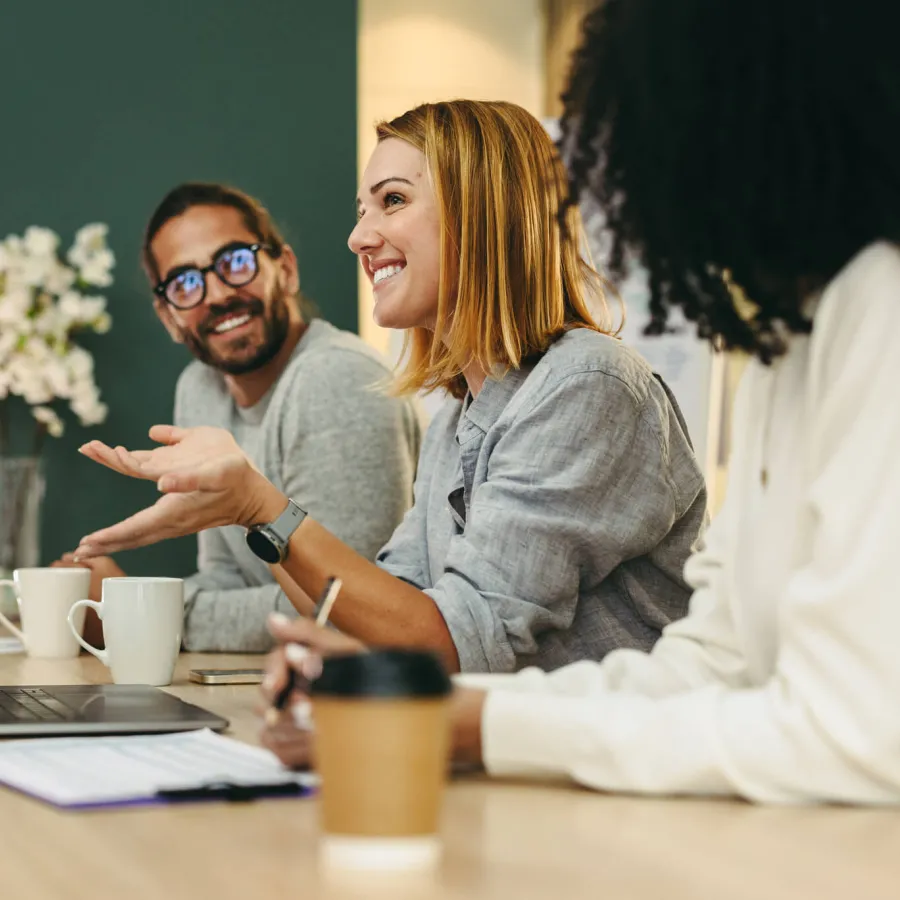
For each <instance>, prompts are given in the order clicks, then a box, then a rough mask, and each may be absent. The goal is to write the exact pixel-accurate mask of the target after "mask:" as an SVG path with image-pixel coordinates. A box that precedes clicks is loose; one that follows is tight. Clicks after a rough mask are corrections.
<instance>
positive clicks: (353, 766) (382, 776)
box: [311, 650, 451, 871]
mask: <svg viewBox="0 0 900 900" xmlns="http://www.w3.org/2000/svg"><path fill="white" fill-rule="evenodd" d="M450 691H451V685H450V680H449V678H448V677H447V675H446V673H445V672H444V670H443V668H442V667H441V665H440V663H439V662H438V660H437V659H436V658H435V657H434V656H433V655H431V654H429V653H421V652H415V651H409V650H379V651H375V652H372V653H364V654H357V655H353V656H339V657H332V658H329V659H326V660H325V662H324V665H323V670H322V674H321V676H320V677H319V678H318V679H317V680H316V681H315V682H314V683H313V686H312V690H311V699H312V713H313V724H314V727H315V732H316V751H315V752H316V767H317V769H318V772H319V775H320V777H321V783H322V787H321V805H320V809H321V829H322V842H321V858H322V861H323V863H324V864H325V865H326V866H328V867H337V868H341V869H356V870H385V871H391V870H393V871H396V870H398V869H406V870H408V869H422V868H428V867H431V866H433V865H435V864H436V863H437V861H438V860H439V858H440V841H439V838H438V831H439V820H440V812H441V803H442V800H443V793H444V784H445V781H446V777H447V759H448V753H449V743H450V740H449V738H450V716H449V710H450V707H449V697H450Z"/></svg>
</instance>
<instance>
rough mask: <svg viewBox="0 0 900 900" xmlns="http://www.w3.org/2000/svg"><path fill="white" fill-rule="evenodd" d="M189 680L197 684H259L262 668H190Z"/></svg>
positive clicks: (261, 678)
mask: <svg viewBox="0 0 900 900" xmlns="http://www.w3.org/2000/svg"><path fill="white" fill-rule="evenodd" d="M188 677H189V678H190V679H191V681H195V682H197V684H261V683H262V680H263V670H262V669H191V671H190V672H189V673H188Z"/></svg>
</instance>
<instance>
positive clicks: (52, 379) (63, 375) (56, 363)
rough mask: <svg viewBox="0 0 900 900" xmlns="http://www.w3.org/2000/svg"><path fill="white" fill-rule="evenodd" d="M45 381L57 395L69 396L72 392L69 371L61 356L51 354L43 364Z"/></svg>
mask: <svg viewBox="0 0 900 900" xmlns="http://www.w3.org/2000/svg"><path fill="white" fill-rule="evenodd" d="M43 375H44V383H45V384H46V385H47V387H48V388H49V389H50V390H51V391H53V393H54V394H55V395H56V396H57V397H62V398H64V399H65V398H67V397H69V396H71V393H72V380H71V378H70V377H69V371H68V369H66V367H65V365H64V364H63V361H62V360H61V359H60V358H59V357H53V356H51V357H50V358H49V359H48V360H47V361H46V362H45V363H44V364H43Z"/></svg>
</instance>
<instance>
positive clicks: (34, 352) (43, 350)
mask: <svg viewBox="0 0 900 900" xmlns="http://www.w3.org/2000/svg"><path fill="white" fill-rule="evenodd" d="M22 352H23V353H25V354H26V355H27V356H30V357H31V358H32V359H33V360H34V361H35V362H36V363H38V364H39V365H41V366H43V365H44V364H45V363H46V362H47V360H48V359H50V356H51V351H50V347H48V346H47V341H46V340H44V338H42V337H38V336H37V335H33V336H32V337H30V338H28V339H27V340H26V341H25V347H24V348H23V350H22Z"/></svg>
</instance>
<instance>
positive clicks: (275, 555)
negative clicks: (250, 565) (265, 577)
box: [247, 528, 281, 565]
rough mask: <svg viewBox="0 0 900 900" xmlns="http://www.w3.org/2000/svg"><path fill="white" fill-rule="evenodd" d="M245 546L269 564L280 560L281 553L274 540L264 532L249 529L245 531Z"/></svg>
mask: <svg viewBox="0 0 900 900" xmlns="http://www.w3.org/2000/svg"><path fill="white" fill-rule="evenodd" d="M247 546H248V547H249V548H250V549H251V550H252V551H253V552H254V553H255V554H256V555H257V556H258V557H259V558H260V559H261V560H262V561H263V562H267V563H269V565H275V564H276V563H280V562H281V554H280V553H279V552H278V547H277V546H276V545H275V542H274V541H273V540H272V539H271V538H270V537H269V536H268V535H267V534H266V533H265V532H264V531H257V530H255V529H252V528H251V529H250V531H248V532H247Z"/></svg>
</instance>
